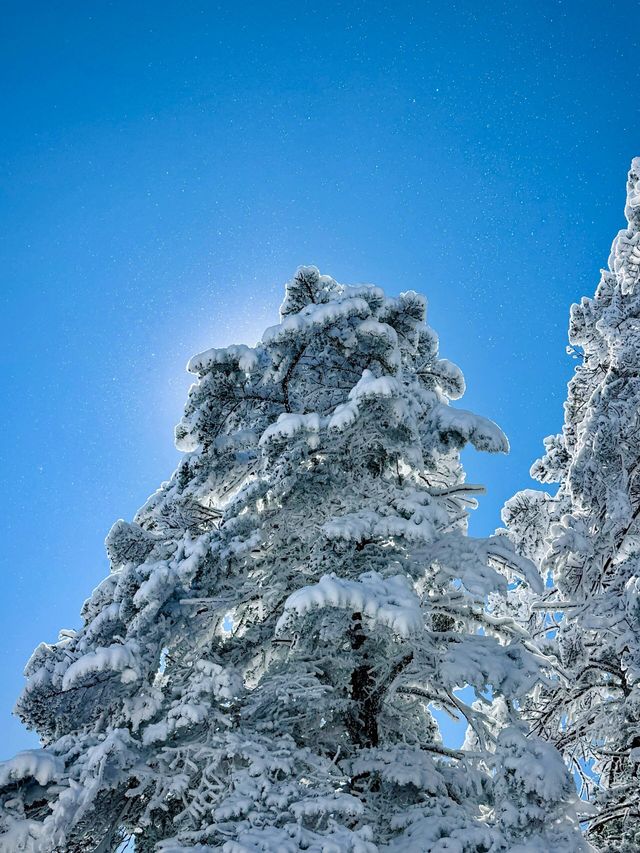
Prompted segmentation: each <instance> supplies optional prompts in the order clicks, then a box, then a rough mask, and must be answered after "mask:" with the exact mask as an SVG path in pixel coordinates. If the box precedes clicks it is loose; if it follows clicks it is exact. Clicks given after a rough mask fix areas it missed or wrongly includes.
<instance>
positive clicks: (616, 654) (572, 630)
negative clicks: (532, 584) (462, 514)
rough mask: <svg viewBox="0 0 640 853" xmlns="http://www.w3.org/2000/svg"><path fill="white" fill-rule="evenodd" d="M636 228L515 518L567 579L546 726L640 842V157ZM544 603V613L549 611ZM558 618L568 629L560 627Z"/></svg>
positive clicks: (554, 607) (573, 338) (623, 849)
mask: <svg viewBox="0 0 640 853" xmlns="http://www.w3.org/2000/svg"><path fill="white" fill-rule="evenodd" d="M625 214H626V217H627V220H628V226H627V228H625V229H624V230H622V231H620V232H619V233H618V235H617V237H616V238H615V240H614V242H613V246H612V249H611V255H610V257H609V268H608V269H607V270H603V271H602V275H601V278H600V283H599V285H598V288H597V290H596V293H595V296H594V297H593V298H591V299H587V298H584V299H582V301H581V302H580V304H579V305H573V306H572V308H571V320H570V326H569V340H570V343H571V348H572V352H573V354H574V355H576V356H577V357H579V358H580V363H579V364H578V366H577V367H576V371H575V375H574V376H573V378H572V379H571V382H570V383H569V392H568V399H567V402H566V403H565V422H564V427H563V430H562V433H561V434H559V435H555V436H551V437H549V438H547V439H546V440H545V448H546V452H545V455H544V456H543V458H542V459H540V460H539V461H538V462H536V463H535V464H534V466H533V468H532V470H531V473H532V476H533V477H535V478H536V479H538V480H540V481H541V482H542V483H559V484H560V486H559V489H558V491H557V493H556V494H555V496H553V497H550V496H549V495H548V494H546V493H545V492H537V491H533V490H527V491H524V492H521V493H519V494H517V495H516V496H515V497H514V498H512V499H511V501H509V502H508V504H507V505H506V507H505V510H504V512H503V519H504V521H505V522H506V524H507V526H508V528H509V531H510V535H511V537H512V538H513V539H514V540H515V541H516V543H517V544H518V546H519V548H520V550H521V552H522V553H523V554H526V555H527V556H529V557H531V558H532V559H534V560H536V561H537V562H538V564H539V565H542V566H543V568H544V569H545V570H546V569H550V570H551V572H552V575H553V580H554V583H555V586H554V588H553V589H552V590H550V591H549V592H548V593H547V594H546V595H545V596H544V597H543V599H542V600H541V601H539V602H538V603H537V604H536V605H535V607H536V608H537V612H538V614H539V616H538V621H539V620H540V619H543V620H546V622H545V624H543V625H542V630H545V629H549V628H551V629H552V633H555V632H556V627H557V634H556V636H555V639H554V640H553V646H554V648H555V651H556V652H557V654H558V657H559V659H560V662H561V667H560V676H559V679H558V682H557V684H556V686H555V687H554V688H553V689H551V690H545V691H543V692H542V693H540V694H539V695H538V696H537V698H536V701H535V703H534V704H535V710H534V712H533V714H534V717H535V719H536V729H537V731H538V732H539V733H540V734H541V735H543V736H544V737H545V738H547V739H549V740H552V741H555V742H556V744H557V745H558V746H559V747H560V748H561V750H562V751H563V752H564V754H565V756H566V758H567V760H568V761H569V762H570V764H571V765H572V766H573V767H574V769H575V771H576V773H577V774H579V775H580V776H582V779H583V783H584V791H585V793H587V794H588V795H589V796H590V798H591V799H593V800H594V802H595V804H596V807H597V814H596V816H594V817H593V819H592V820H591V823H590V833H589V834H590V837H591V838H593V839H594V840H595V841H596V843H597V844H598V846H599V847H600V848H601V849H602V850H606V851H619V853H637V851H638V850H640V158H636V159H634V160H633V162H632V164H631V170H630V172H629V177H628V182H627V203H626V207H625ZM540 614H542V615H540ZM556 623H557V626H556Z"/></svg>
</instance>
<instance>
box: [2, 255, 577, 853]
mask: <svg viewBox="0 0 640 853" xmlns="http://www.w3.org/2000/svg"><path fill="white" fill-rule="evenodd" d="M424 321H425V301H424V299H423V298H422V297H420V296H418V295H417V294H416V293H413V292H408V293H403V294H401V295H400V296H399V297H398V298H395V299H389V298H385V296H384V294H383V293H382V291H381V290H379V289H378V288H376V287H370V286H364V287H346V286H342V285H339V284H337V283H336V282H335V281H333V280H332V279H331V278H329V277H327V276H321V275H320V274H319V272H318V271H317V270H316V269H315V268H302V269H300V270H299V271H298V273H297V274H296V276H295V278H294V279H293V280H292V281H291V282H290V283H289V284H288V285H287V289H286V297H285V301H284V304H283V305H282V308H281V321H280V323H279V324H278V325H276V326H274V327H272V328H270V329H267V331H266V332H265V333H264V335H263V338H262V342H261V343H260V344H258V345H257V346H256V347H255V348H252V349H250V348H248V347H246V346H232V347H228V348H226V349H214V350H209V351H208V352H204V353H202V354H201V355H199V356H197V357H195V358H194V359H192V360H191V362H190V364H189V370H190V371H191V372H192V373H194V374H195V375H196V377H197V381H196V383H195V384H194V385H193V386H192V387H191V390H190V392H189V400H188V403H187V406H186V411H185V414H184V417H183V419H182V421H181V422H180V424H179V425H178V427H177V429H176V440H177V445H178V447H179V448H180V449H181V450H183V451H184V452H185V456H184V458H183V460H182V461H181V463H180V465H179V466H178V469H177V471H176V472H175V474H174V475H173V477H172V478H171V480H170V481H169V482H167V483H164V484H163V485H162V487H161V488H160V489H159V491H158V492H156V493H155V494H154V495H153V496H152V497H151V498H150V499H149V501H148V502H147V503H146V505H145V506H144V507H143V508H142V509H141V510H140V511H139V513H138V514H137V515H136V517H135V519H134V521H133V522H132V523H127V522H124V521H119V522H117V523H116V524H115V525H114V527H113V529H112V530H111V532H110V533H109V535H108V537H107V543H106V545H107V551H108V554H109V557H110V560H111V565H112V571H111V574H110V575H109V577H107V578H106V579H105V580H104V581H103V582H102V583H101V584H100V585H99V586H98V588H97V589H96V590H95V591H94V592H93V594H92V595H91V597H90V598H89V599H88V600H87V601H86V602H85V604H84V607H83V609H82V617H83V625H82V627H81V628H80V629H79V630H77V631H64V632H62V634H61V636H60V639H59V641H58V642H57V643H55V644H53V645H45V644H43V645H41V646H39V647H38V649H37V650H36V651H35V653H34V655H33V657H32V658H31V660H30V662H29V664H28V666H27V670H26V675H27V678H28V681H27V685H26V688H25V690H24V693H23V695H22V697H21V699H20V701H19V703H18V713H19V715H20V717H21V718H22V719H23V720H24V721H25V722H26V723H27V724H28V725H29V726H31V727H32V728H34V729H35V730H36V731H37V732H38V733H39V734H40V736H41V737H42V739H43V749H42V750H35V751H30V752H27V753H22V754H20V755H18V756H16V757H15V758H13V759H11V760H9V761H7V762H5V763H4V764H1V765H0V827H1V830H2V833H3V834H2V835H1V836H0V850H2V851H5V853H9V851H10V853H15V851H18V850H28V851H47V853H50V851H59V853H62V851H64V852H65V853H80V851H82V853H87V851H95V853H106V851H112V850H115V849H116V848H117V846H118V844H119V842H120V840H121V839H123V838H126V837H128V836H129V835H133V836H134V837H135V839H136V851H138V853H150V851H163V853H178V851H200V853H204V851H214V850H222V851H225V853H249V851H275V852H276V853H287V852H288V851H297V850H308V851H317V853H321V851H322V853H333V851H335V853H340V851H354V853H374V851H378V850H379V851H382V850H386V851H398V853H400V852H401V851H404V852H405V853H411V851H415V853H428V851H431V853H445V851H449V853H452V851H456V853H489V851H490V853H498V851H511V853H514V852H515V851H520V853H525V851H527V853H531V852H532V851H538V853H548V851H550V850H554V851H566V853H571V851H579V850H583V849H586V846H585V845H584V843H583V841H582V837H581V834H580V832H579V830H578V828H577V826H576V822H575V819H574V816H573V810H574V804H573V801H574V800H575V794H573V793H572V784H571V782H570V779H569V777H568V774H567V773H566V771H565V768H564V765H563V762H562V760H561V758H560V756H559V755H558V754H557V753H556V752H555V750H554V749H553V748H551V747H549V746H548V745H546V744H544V743H542V742H540V741H537V740H536V739H535V738H530V737H528V734H529V733H528V731H527V729H526V727H525V726H524V724H523V723H522V722H521V721H520V720H519V718H518V713H517V702H518V699H519V698H521V697H523V696H525V695H526V694H527V693H528V692H529V691H531V689H532V688H533V686H534V685H535V684H536V682H537V681H538V680H539V678H540V677H541V675H540V673H541V658H540V655H539V654H538V653H537V652H536V650H535V648H534V647H533V646H531V644H530V643H529V642H528V640H527V637H526V634H525V632H523V630H522V629H521V628H520V627H519V626H518V625H517V624H516V622H515V621H513V620H510V619H502V618H497V617H495V616H493V615H492V613H491V612H490V610H489V609H488V608H487V607H486V600H487V596H488V595H489V594H492V595H494V596H496V595H497V596H500V595H504V594H505V592H506V589H507V576H508V575H509V574H510V573H513V572H515V573H517V574H519V575H520V576H521V577H522V578H524V579H525V580H526V582H527V583H529V584H530V585H531V586H532V587H533V588H536V589H538V590H540V589H541V581H540V576H539V574H537V572H536V571H535V569H534V567H533V565H532V564H531V563H530V562H529V561H528V560H526V559H523V558H520V557H518V556H517V555H516V553H515V552H514V550H513V549H512V547H511V545H510V543H509V542H508V540H507V539H506V538H505V537H496V538H494V537H492V538H488V539H472V538H469V537H468V536H467V535H466V523H467V522H466V518H467V507H468V506H469V505H472V504H473V503H474V498H473V495H474V493H475V492H477V491H478V487H476V486H472V485H468V484H466V483H465V481H464V475H463V471H462V468H461V466H460V461H459V451H460V449H461V448H462V447H463V446H464V445H465V444H466V443H467V442H471V444H473V445H474V446H475V447H476V448H477V449H479V450H483V451H488V452H504V451H506V450H507V441H506V439H505V437H504V435H503V433H502V432H501V431H500V429H499V428H498V427H497V426H496V425H495V424H494V423H492V422H491V421H489V420H487V419H485V418H482V417H479V416H477V415H474V414H471V413H469V412H466V411H463V410H461V409H456V408H453V407H451V406H450V405H449V401H450V400H452V399H456V398H458V397H460V396H461V394H462V393H463V390H464V384H463V379H462V375H461V373H460V371H459V370H458V368H457V367H455V366H454V365H453V364H451V363H450V362H449V361H446V360H444V359H441V358H439V356H438V340H437V337H436V335H435V334H434V332H433V331H432V330H431V329H430V328H428V327H427V326H426V325H425V322H424ZM465 685H471V686H472V687H473V688H475V690H476V693H477V696H478V702H476V703H474V704H473V705H469V704H467V703H465V702H464V701H463V699H462V698H460V696H459V695H458V694H457V693H456V690H457V689H458V688H461V687H464V686H465ZM489 696H491V699H489V698H488V697H489ZM436 707H437V708H440V709H444V710H446V711H448V712H449V713H451V714H454V715H457V716H462V717H464V718H466V719H467V721H468V723H469V727H470V732H469V736H468V737H467V741H466V744H465V746H464V747H463V748H462V749H456V748H452V747H451V746H450V745H447V743H446V740H445V739H444V738H443V736H442V734H441V732H440V730H439V726H438V723H437V721H436V716H434V714H433V713H432V712H433V709H434V708H436Z"/></svg>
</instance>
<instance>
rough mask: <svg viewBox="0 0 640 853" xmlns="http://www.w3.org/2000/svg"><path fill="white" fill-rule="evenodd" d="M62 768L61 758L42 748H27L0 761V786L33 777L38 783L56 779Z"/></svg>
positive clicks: (46, 783)
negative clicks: (6, 759)
mask: <svg viewBox="0 0 640 853" xmlns="http://www.w3.org/2000/svg"><path fill="white" fill-rule="evenodd" d="M63 770H64V763H63V761H62V759H60V758H58V757H57V756H56V755H52V754H51V753H50V752H46V751H45V750H44V749H27V750H25V751H24V752H19V753H18V754H17V755H14V757H13V758H10V759H9V760H8V761H0V787H3V786H4V785H8V784H10V783H12V782H20V781H22V780H23V779H30V778H33V779H35V780H36V782H38V783H39V784H40V785H48V784H49V782H53V781H54V780H55V779H58V778H59V777H60V776H61V775H62V772H63Z"/></svg>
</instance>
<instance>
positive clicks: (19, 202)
mask: <svg viewBox="0 0 640 853" xmlns="http://www.w3.org/2000/svg"><path fill="white" fill-rule="evenodd" d="M1 8H2V18H1V25H0V42H1V46H0V66H1V68H0V71H1V79H2V93H1V94H0V107H1V111H2V112H1V127H2V132H1V133H0V170H1V172H2V179H1V181H0V283H1V298H2V302H1V308H2V310H1V320H0V322H1V323H2V325H3V329H2V335H1V336H0V346H1V377H2V392H3V393H2V415H3V433H2V435H3V441H2V448H1V451H0V452H1V454H2V460H1V465H2V472H3V475H4V476H3V479H4V487H3V489H2V494H1V496H0V501H1V503H2V506H1V508H0V518H1V522H0V523H1V525H2V528H1V529H2V534H3V535H2V542H3V546H2V548H1V549H0V561H1V565H0V577H1V579H2V585H1V595H0V621H1V624H2V626H3V642H2V646H1V648H0V758H4V757H8V756H9V755H10V754H12V753H13V752H14V751H15V750H16V749H20V748H24V747H26V746H29V745H32V744H33V743H34V742H35V740H34V738H33V736H32V735H29V734H27V733H26V732H25V731H24V730H23V729H22V727H21V726H20V725H19V723H18V722H17V721H15V720H14V719H13V718H12V717H11V716H10V712H11V707H12V704H13V702H14V700H15V698H16V696H17V693H18V691H19V690H20V687H21V684H22V675H21V672H22V668H23V666H24V664H25V662H26V660H27V659H28V657H29V655H30V653H31V651H32V649H33V648H34V647H35V646H36V644H37V643H38V642H40V641H42V640H44V641H50V642H51V641H55V639H56V637H57V632H58V630H59V629H60V628H63V627H72V626H76V625H77V624H78V612H79V609H80V606H81V604H82V601H83V600H84V599H85V598H86V597H87V596H88V595H89V594H90V592H91V590H92V588H93V587H94V586H95V585H96V584H97V583H98V581H99V580H100V579H101V578H102V577H103V576H104V575H105V574H106V572H107V570H108V565H107V561H106V558H105V555H104V548H103V540H104V537H105V535H106V533H107V531H108V530H109V527H110V526H111V524H112V522H113V521H114V520H115V519H117V518H119V517H124V518H126V519H130V518H131V517H132V515H133V514H134V512H135V511H136V509H137V508H138V507H139V506H140V505H141V504H142V503H143V501H144V500H145V498H146V497H147V496H148V494H150V493H151V492H152V491H153V490H154V489H155V488H156V487H157V486H158V485H159V484H160V482H161V481H162V480H164V479H167V478H168V476H169V475H170V473H171V471H172V469H173V468H174V467H175V464H176V460H177V457H178V454H177V452H176V451H175V449H174V448H173V438H172V430H173V425H174V424H175V423H176V422H177V420H178V419H179V416H180V412H181V407H182V404H183V401H184V399H185V394H186V389H187V387H188V385H189V377H188V375H187V374H186V373H185V370H184V367H185V364H186V362H187V359H188V358H189V356H191V355H192V354H194V353H195V352H198V351H200V350H202V349H205V348H207V347H210V346H220V345H224V344H228V343H232V342H247V343H253V342H255V340H256V339H257V338H258V336H259V335H260V333H261V331H262V329H263V328H264V327H265V326H266V325H270V324H272V323H274V322H276V320H277V308H278V305H279V302H280V300H281V296H282V289H283V282H284V281H285V280H286V279H287V278H289V277H290V276H291V275H292V273H293V272H294V270H295V268H296V267H297V266H298V265H299V264H301V263H313V264H316V265H318V266H319V267H320V268H321V270H322V271H323V272H326V273H329V274H331V275H333V276H334V277H335V278H337V279H338V280H339V281H343V282H346V283H359V282H372V283H375V284H378V285H380V286H382V287H384V288H385V289H387V290H388V292H389V293H392V294H393V293H397V292H399V291H400V290H405V289H409V288H413V289H417V290H420V291H422V292H424V293H425V294H426V295H427V297H428V299H429V320H430V323H431V324H432V325H433V326H434V327H435V328H436V330H437V331H438V332H439V333H440V336H441V342H442V353H443V355H444V356H446V357H448V358H451V359H452V360H454V361H456V362H457V363H458V364H459V365H460V366H461V367H462V369H463V370H464V373H465V376H466V379H467V384H468V389H469V390H468V392H467V395H466V397H465V398H464V400H463V401H462V403H461V405H462V406H464V407H466V408H472V409H475V410H476V411H478V412H480V413H482V414H484V415H487V416H489V417H492V418H493V419H495V420H496V421H497V422H498V423H499V424H500V425H501V426H502V427H503V428H504V429H505V430H506V432H507V433H508V435H509V438H510V440H511V443H512V452H511V454H510V455H509V456H508V457H504V456H502V457H491V458H488V457H487V458H482V457H480V456H479V455H478V454H475V453H467V452H466V453H465V460H466V464H467V470H468V477H469V479H470V480H471V481H474V482H478V481H485V482H487V483H488V484H489V485H490V489H489V493H488V494H487V495H486V496H485V497H484V498H483V499H482V506H481V508H480V509H479V510H478V511H477V513H476V515H475V518H474V520H473V522H472V531H473V532H474V533H477V534H481V533H489V532H491V531H492V530H493V528H494V527H495V526H497V525H498V524H499V509H500V506H501V505H502V503H503V501H504V500H505V499H506V498H507V497H509V496H510V495H511V494H512V493H513V492H514V491H516V490H517V489H519V488H522V487H526V486H527V485H529V484H530V481H529V479H528V469H529V466H530V464H531V462H532V461H533V460H534V459H535V458H536V456H537V455H538V454H539V452H540V450H541V446H542V445H541V442H542V438H543V437H544V436H545V435H546V434H548V433H550V432H555V431H557V430H558V429H559V428H560V425H561V421H562V400H563V398H564V395H565V386H566V382H567V380H568V378H569V375H570V372H571V369H572V365H571V359H570V358H569V357H568V356H567V355H566V354H565V352H564V350H565V345H566V327H567V317H568V309H569V305H570V304H571V302H573V301H575V300H576V299H578V298H579V297H580V296H581V295H583V294H590V293H592V292H593V290H594V288H595V285H596V284H597V280H598V270H599V268H600V267H601V266H603V265H605V264H606V261H607V256H608V252H609V246H610V244H611V240H612V239H613V237H614V235H615V233H616V231H617V230H618V229H619V228H621V227H623V225H624V218H623V205H624V186H625V179H626V172H627V169H628V165H629V161H630V159H631V157H632V156H634V155H636V154H640V116H639V113H638V98H637V92H638V91H639V88H638V82H639V81H638V77H639V70H638V69H639V67H640V65H639V63H638V56H639V55H640V54H639V52H638V42H637V32H638V29H637V20H638V6H637V4H636V3H626V2H617V3H616V4H611V3H607V2H601V3H594V2H565V3H556V2H536V3H531V2H529V0H526V2H496V0H484V2H482V3H479V2H475V3H474V2H412V3H405V2H401V0H396V2H393V3H388V4H386V3H378V2H373V0H372V1H371V2H366V3H357V2H348V3H347V2H345V3H331V2H327V0H318V2H315V3H306V2H304V0H296V2H291V3H287V2H283V3H278V2H267V3H261V4H258V3H255V4H252V3H249V4H242V3H221V4H216V3H191V2H188V0H182V2H180V3H178V2H162V0H155V2H153V3H151V2H149V3H145V2H136V3H129V2H127V3H125V2H115V0H114V2H109V3H107V2H91V3H80V2H60V3H55V4H53V3H50V2H41V3H37V2H21V3H13V2H4V3H2V7H1Z"/></svg>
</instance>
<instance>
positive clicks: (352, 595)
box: [276, 572, 424, 637]
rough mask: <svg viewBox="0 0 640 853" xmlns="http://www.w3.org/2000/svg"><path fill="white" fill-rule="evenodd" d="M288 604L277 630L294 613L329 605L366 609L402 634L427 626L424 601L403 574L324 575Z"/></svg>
mask: <svg viewBox="0 0 640 853" xmlns="http://www.w3.org/2000/svg"><path fill="white" fill-rule="evenodd" d="M284 607H285V609H284V613H283V615H282V616H281V617H280V619H279V620H278V624H277V626H276V633H278V632H280V631H282V630H283V629H284V628H285V627H287V626H288V625H289V623H290V620H291V615H292V613H296V614H297V615H298V616H303V615H304V614H305V613H309V612H311V611H312V610H319V609H322V608H325V607H336V608H339V609H342V610H352V611H354V612H359V613H362V614H363V615H365V616H367V617H368V618H369V619H371V620H372V621H374V622H379V623H381V624H382V625H386V626H387V627H388V628H391V630H392V631H394V632H395V633H396V634H398V635H400V636H401V637H409V636H411V635H412V634H418V633H420V631H422V629H423V627H424V620H423V615H422V612H421V610H420V601H419V599H418V597H417V595H416V594H415V592H414V590H413V588H412V587H411V585H410V583H409V581H408V580H407V578H406V577H404V576H403V575H394V576H392V577H389V578H383V577H382V575H381V574H379V573H378V572H365V573H364V574H361V575H360V576H359V578H358V580H357V581H352V580H347V579H343V578H338V577H336V576H335V575H333V574H331V575H323V577H322V578H321V579H320V580H319V582H318V583H317V584H312V585H310V586H305V587H302V589H299V590H297V591H296V592H294V593H293V594H292V595H290V596H289V598H288V599H287V600H286V602H285V605H284Z"/></svg>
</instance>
